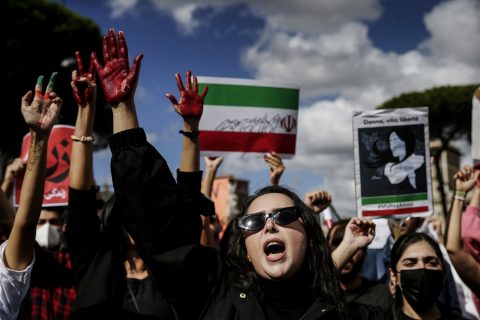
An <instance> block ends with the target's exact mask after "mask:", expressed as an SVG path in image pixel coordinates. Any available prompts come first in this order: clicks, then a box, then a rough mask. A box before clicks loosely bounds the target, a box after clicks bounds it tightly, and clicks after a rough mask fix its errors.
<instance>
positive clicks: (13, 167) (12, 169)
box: [2, 158, 25, 198]
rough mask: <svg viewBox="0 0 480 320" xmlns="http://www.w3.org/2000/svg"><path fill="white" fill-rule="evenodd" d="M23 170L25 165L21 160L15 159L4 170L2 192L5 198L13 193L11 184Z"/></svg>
mask: <svg viewBox="0 0 480 320" xmlns="http://www.w3.org/2000/svg"><path fill="white" fill-rule="evenodd" d="M24 170H25V164H24V163H23V161H22V159H20V158H16V159H15V160H13V162H12V163H10V164H9V165H8V166H7V168H6V169H5V176H4V177H3V181H2V190H3V192H5V195H6V197H7V198H10V197H11V195H12V191H13V182H14V181H15V177H16V176H17V175H18V174H19V173H21V172H23V171H24Z"/></svg>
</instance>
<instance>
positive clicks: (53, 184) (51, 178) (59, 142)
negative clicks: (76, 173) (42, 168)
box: [13, 125, 75, 207]
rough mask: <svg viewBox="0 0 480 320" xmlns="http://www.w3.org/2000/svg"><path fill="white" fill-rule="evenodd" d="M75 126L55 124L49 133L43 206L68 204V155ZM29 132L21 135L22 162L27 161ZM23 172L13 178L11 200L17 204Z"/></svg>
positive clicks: (70, 151) (70, 150)
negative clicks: (13, 190) (13, 187)
mask: <svg viewBox="0 0 480 320" xmlns="http://www.w3.org/2000/svg"><path fill="white" fill-rule="evenodd" d="M74 130H75V127H73V126H68V125H55V126H54V127H53V128H52V132H51V133H50V138H49V140H48V148H47V168H46V178H45V190H44V192H43V202H42V206H43V207H52V206H66V205H68V186H69V179H68V177H69V171H70V156H71V154H72V139H71V138H70V136H71V135H72V134H73V132H74ZM30 139H31V136H30V133H28V134H26V135H25V136H24V137H23V141H22V150H21V154H20V158H21V159H22V161H23V162H24V163H27V161H28V149H29V147H30ZM22 182H23V174H21V175H18V176H17V178H16V179H15V192H14V194H13V202H14V205H15V206H18V204H19V202H20V190H21V188H22Z"/></svg>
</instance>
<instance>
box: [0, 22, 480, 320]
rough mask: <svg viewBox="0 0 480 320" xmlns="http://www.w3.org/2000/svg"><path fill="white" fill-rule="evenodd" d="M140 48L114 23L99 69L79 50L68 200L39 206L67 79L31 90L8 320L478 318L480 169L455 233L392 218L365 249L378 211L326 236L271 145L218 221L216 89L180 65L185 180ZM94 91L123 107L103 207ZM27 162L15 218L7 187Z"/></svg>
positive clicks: (3, 314) (459, 205) (457, 201)
mask: <svg viewBox="0 0 480 320" xmlns="http://www.w3.org/2000/svg"><path fill="white" fill-rule="evenodd" d="M142 58H143V56H142V55H141V54H139V55H137V56H136V58H135V59H134V60H133V64H132V66H130V63H129V56H128V49H127V45H126V41H125V36H124V34H123V32H118V34H116V33H115V31H114V30H113V29H110V30H109V31H108V34H107V35H105V36H104V39H103V64H102V63H101V62H100V61H99V59H98V57H97V56H96V55H95V53H92V54H91V59H90V61H89V65H88V66H86V64H84V62H83V61H82V58H81V55H80V53H78V52H77V53H76V61H77V70H75V71H74V72H73V73H72V81H71V86H72V94H73V96H74V98H75V101H76V103H77V108H78V113H77V119H76V124H75V131H74V134H73V135H72V137H71V138H72V151H71V159H70V174H69V185H70V188H69V202H68V207H49V208H47V207H43V208H42V198H43V188H44V182H45V171H46V150H47V143H48V140H49V135H50V132H51V130H52V127H53V125H54V124H55V122H56V120H57V117H58V115H59V113H60V108H61V106H62V99H61V98H60V97H58V96H57V94H56V93H55V90H54V88H55V81H56V74H55V73H53V74H52V77H51V78H50V81H49V83H48V85H47V87H46V90H45V93H44V92H43V76H40V77H39V78H38V81H37V85H36V86H35V90H34V92H32V91H29V92H27V93H26V94H25V96H23V97H22V98H21V108H20V111H21V113H22V115H23V117H24V119H25V122H26V124H27V125H28V127H29V128H30V134H31V143H30V148H29V153H28V160H27V163H23V162H22V161H21V160H20V159H16V160H14V161H13V162H12V163H11V164H10V165H9V166H8V167H7V169H6V171H5V173H4V175H3V176H4V179H3V181H2V185H1V189H0V210H1V212H0V213H1V219H0V220H1V222H2V224H1V225H0V228H1V230H0V231H1V241H2V244H1V245H0V273H1V276H0V319H2V320H3V319H17V318H18V319H305V320H307V319H478V318H479V313H480V300H479V297H480V232H479V231H480V166H477V167H471V166H466V167H464V168H463V169H461V170H459V171H458V172H457V173H456V174H455V175H454V176H453V179H454V181H455V191H454V196H453V199H452V207H451V210H450V212H449V215H448V219H447V221H446V226H445V227H443V226H442V224H441V223H439V221H438V220H435V219H434V218H432V217H430V218H428V219H426V218H415V217H411V218H405V219H391V220H390V221H389V227H390V236H389V237H388V239H387V241H386V243H385V244H384V246H383V248H382V249H381V250H376V251H375V250H371V249H370V248H369V245H370V244H371V242H372V241H373V239H374V238H375V234H376V226H375V223H374V222H372V221H370V220H367V219H362V218H352V219H350V220H341V221H337V222H335V223H334V224H333V226H331V228H329V230H328V233H326V232H324V229H322V226H321V225H320V224H319V219H318V216H319V215H320V214H321V212H322V211H323V210H325V209H326V208H327V207H328V206H329V205H330V203H331V202H332V197H331V195H330V194H329V193H328V192H327V191H324V190H318V191H314V192H310V193H308V194H306V195H305V196H304V197H303V199H302V198H301V197H299V196H298V195H297V194H295V193H294V192H293V191H291V190H290V189H288V188H286V187H284V186H281V185H280V178H281V176H282V174H283V172H284V170H285V165H284V164H283V161H282V159H281V157H280V156H279V155H278V154H276V153H275V152H269V153H267V154H265V157H264V162H265V164H266V165H267V167H268V168H269V178H270V185H268V186H265V187H263V188H261V189H259V190H257V191H256V192H255V193H254V194H253V195H251V196H250V197H249V198H248V199H247V201H246V202H245V204H244V207H243V210H242V212H241V213H240V214H239V215H238V216H236V217H233V218H232V219H231V220H230V221H223V220H220V219H218V218H217V217H216V215H215V207H214V205H213V202H212V201H211V194H212V186H213V182H214V179H215V176H216V172H217V170H218V168H219V166H220V165H221V163H222V161H223V158H222V157H206V158H204V161H205V172H202V171H201V170H200V148H199V141H200V138H201V137H200V136H199V123H200V121H201V118H202V112H203V101H204V98H205V96H206V95H207V94H208V87H205V88H204V89H203V91H202V92H201V93H199V92H198V84H197V79H196V77H195V76H192V74H191V72H190V71H188V72H187V73H186V77H185V84H184V81H183V79H182V77H181V76H180V75H179V74H177V75H176V83H177V86H178V89H179V99H178V100H177V98H176V97H175V95H173V94H167V95H166V96H167V98H168V99H169V100H170V102H171V103H172V106H173V108H174V110H175V111H176V112H177V113H178V115H179V116H180V117H181V118H182V119H183V128H182V130H181V131H180V133H181V134H182V135H181V145H182V151H181V158H180V164H179V167H178V170H177V172H176V179H175V178H174V177H173V175H172V173H171V171H170V169H169V166H168V164H167V162H166V160H165V159H164V158H163V157H162V155H161V154H160V153H159V152H158V151H157V150H156V149H155V148H154V147H153V146H152V145H150V144H149V143H148V142H147V140H146V135H145V132H144V130H143V129H142V128H141V127H140V124H139V121H138V117H137V112H136V105H135V91H136V86H137V82H138V79H139V75H140V69H141V61H142ZM97 84H98V85H99V88H97ZM97 90H103V93H104V96H105V98H106V100H107V102H108V103H109V105H110V106H111V107H112V116H113V135H112V136H111V137H110V140H109V144H110V149H111V151H112V159H111V170H112V179H113V187H114V195H113V196H112V197H111V198H110V199H109V200H108V201H106V202H105V204H104V205H103V207H102V208H99V207H98V198H97V194H96V193H97V191H98V190H96V186H95V180H94V174H93V144H92V143H93V141H94V138H93V125H94V121H95V119H94V118H95V107H96V106H95V104H96V95H97ZM68 107H71V106H68ZM23 172H24V178H23V184H22V187H21V197H20V203H19V206H18V209H17V210H16V212H15V210H14V209H13V207H12V206H11V202H10V200H9V199H10V197H11V195H12V182H13V179H14V178H15V176H16V175H18V174H20V173H23ZM472 190H473V192H472V195H471V196H469V197H467V195H469V193H470V191H472ZM467 199H469V202H468V201H467ZM467 203H468V205H467Z"/></svg>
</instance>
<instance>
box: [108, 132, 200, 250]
mask: <svg viewBox="0 0 480 320" xmlns="http://www.w3.org/2000/svg"><path fill="white" fill-rule="evenodd" d="M110 148H111V151H112V162H111V170H112V179H113V187H114V189H115V194H116V197H117V200H116V201H117V208H119V210H121V211H122V216H123V225H124V226H125V228H126V229H127V231H128V233H129V234H130V235H131V236H132V238H133V239H134V240H135V241H136V242H137V246H138V249H139V252H140V254H141V255H143V256H145V255H148V256H154V255H158V254H161V253H163V252H166V251H169V250H174V249H177V248H179V247H183V246H189V245H195V244H198V243H199V240H200V233H201V228H202V223H201V219H200V216H199V214H198V213H197V212H195V211H194V210H192V205H191V203H190V202H191V200H192V199H193V198H195V195H196V194H199V193H200V183H201V175H202V173H201V172H194V173H185V174H182V177H181V178H180V179H182V181H184V183H181V184H180V186H179V185H177V183H176V181H175V179H174V178H173V176H172V174H171V172H170V169H169V168H168V165H167V163H166V161H165V159H164V158H163V157H162V156H161V155H160V154H159V153H158V152H157V150H155V148H154V147H153V146H151V145H150V144H149V143H148V142H147V140H146V136H145V132H144V131H143V129H130V130H126V131H122V132H120V133H117V134H115V135H113V136H112V137H110ZM197 188H198V189H197Z"/></svg>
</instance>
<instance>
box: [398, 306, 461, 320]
mask: <svg viewBox="0 0 480 320" xmlns="http://www.w3.org/2000/svg"><path fill="white" fill-rule="evenodd" d="M439 309H440V314H441V316H440V318H438V320H461V319H464V318H462V317H461V316H458V315H455V314H453V313H451V312H450V311H449V310H446V309H444V308H442V307H441V306H439ZM393 319H394V320H415V319H414V318H410V317H409V316H407V315H406V314H404V313H403V312H401V311H397V313H396V315H395V317H394V318H393Z"/></svg>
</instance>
